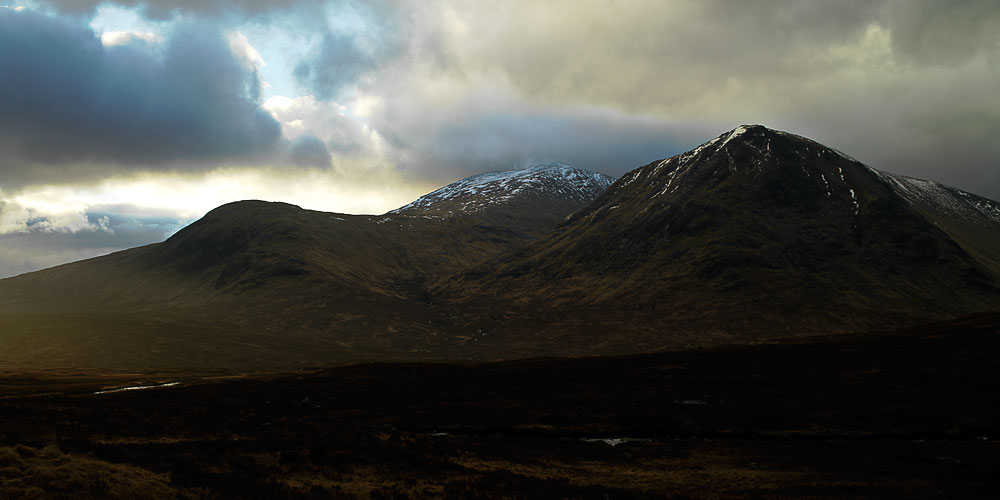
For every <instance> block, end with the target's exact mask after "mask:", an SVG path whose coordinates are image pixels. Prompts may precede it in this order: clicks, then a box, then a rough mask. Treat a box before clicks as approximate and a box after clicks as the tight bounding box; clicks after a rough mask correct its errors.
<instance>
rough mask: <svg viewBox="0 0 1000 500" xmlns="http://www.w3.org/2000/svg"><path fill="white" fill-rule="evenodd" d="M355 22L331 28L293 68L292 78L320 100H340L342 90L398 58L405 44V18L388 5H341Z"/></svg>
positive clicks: (405, 47)
mask: <svg viewBox="0 0 1000 500" xmlns="http://www.w3.org/2000/svg"><path fill="white" fill-rule="evenodd" d="M344 5H345V7H344V8H345V9H346V10H347V11H349V12H350V14H351V15H352V16H353V17H354V18H355V21H354V23H353V24H355V26H351V27H348V28H345V27H337V26H330V27H328V31H327V32H326V33H325V34H324V35H323V38H322V41H321V42H320V44H319V46H318V47H317V48H316V50H315V52H314V54H312V55H311V56H310V57H308V58H306V59H305V60H303V61H300V62H299V64H298V65H297V66H296V67H295V71H294V76H295V78H296V79H297V80H298V81H299V83H301V84H302V85H304V86H305V87H307V88H309V89H310V90H311V91H312V92H313V93H314V94H315V95H316V96H317V97H319V98H323V99H329V98H338V97H341V96H342V92H343V90H345V88H352V87H355V86H357V85H359V84H364V83H366V82H365V80H366V77H368V76H369V75H371V74H372V73H373V72H375V71H377V70H378V69H379V68H380V67H382V66H384V65H387V64H390V63H391V62H392V61H393V60H394V59H395V58H396V57H398V56H400V55H401V54H402V53H403V52H404V51H405V50H406V49H407V44H408V43H410V42H411V40H407V39H406V37H407V30H406V27H405V26H404V24H405V23H404V22H403V18H404V16H403V15H402V14H401V12H399V11H397V10H395V9H394V7H395V5H394V4H392V3H389V2H357V3H344Z"/></svg>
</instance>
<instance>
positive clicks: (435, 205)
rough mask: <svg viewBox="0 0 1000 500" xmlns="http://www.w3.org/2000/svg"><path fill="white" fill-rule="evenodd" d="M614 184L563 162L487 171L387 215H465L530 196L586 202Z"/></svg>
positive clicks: (610, 178)
mask: <svg viewBox="0 0 1000 500" xmlns="http://www.w3.org/2000/svg"><path fill="white" fill-rule="evenodd" d="M614 181H615V179H614V178H612V177H608V176H606V175H604V174H601V173H598V172H592V171H589V170H582V169H578V168H574V167H571V166H569V165H566V164H564V163H552V164H548V165H539V166H535V167H531V168H526V169H522V170H508V171H503V172H487V173H484V174H479V175H473V176H471V177H466V178H465V179H462V180H459V181H456V182H453V183H451V184H448V185H447V186H444V187H442V188H441V189H438V190H437V191H434V192H431V193H428V194H426V195H424V196H421V197H420V198H418V199H417V200H415V201H414V202H412V203H410V204H408V205H406V206H403V207H400V208H398V209H396V210H393V211H391V212H390V213H392V214H405V213H414V212H419V213H425V214H426V213H441V214H442V215H447V214H448V213H449V212H450V213H455V212H459V213H467V214H468V213H475V212H479V211H481V210H484V209H485V208H487V207H490V206H493V205H499V204H503V203H507V202H510V201H512V200H515V199H519V198H522V197H526V196H532V195H542V196H552V197H557V198H560V199H563V200H572V201H590V200H592V199H594V198H596V197H597V196H598V195H600V194H601V193H602V192H603V191H604V190H605V189H607V188H608V186H610V185H611V184H613V183H614Z"/></svg>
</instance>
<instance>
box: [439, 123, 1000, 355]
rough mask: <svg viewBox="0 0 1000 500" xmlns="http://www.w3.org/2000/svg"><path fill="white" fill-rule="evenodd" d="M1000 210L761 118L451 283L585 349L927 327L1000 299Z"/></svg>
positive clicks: (491, 315)
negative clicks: (953, 204) (999, 213)
mask: <svg viewBox="0 0 1000 500" xmlns="http://www.w3.org/2000/svg"><path fill="white" fill-rule="evenodd" d="M900 186H909V187H911V189H909V190H906V189H903V188H902V187H900ZM941 190H943V191H945V192H947V193H948V197H947V198H945V197H942V196H936V195H932V193H935V192H937V191H941ZM953 198H954V199H958V200H968V201H967V202H964V201H963V203H964V204H962V205H961V206H960V207H959V208H949V207H950V206H949V207H946V206H944V205H942V204H947V203H949V202H950V200H951V199H953ZM998 205H1000V204H997V203H996V202H991V201H989V200H985V199H983V198H979V197H975V196H973V195H969V194H967V193H962V192H960V191H958V190H954V189H953V188H946V187H943V186H941V185H938V184H935V183H921V181H916V180H912V179H906V178H901V177H899V176H893V175H890V174H885V173H881V172H878V171H875V170H873V169H871V168H869V167H867V166H865V165H863V164H861V163H859V162H857V161H855V160H853V159H850V158H848V157H846V156H844V155H843V154H841V153H839V152H837V151H835V150H832V149H830V148H827V147H824V146H822V145H820V144H818V143H815V142H813V141H810V140H808V139H805V138H802V137H799V136H796V135H793V134H788V133H784V132H778V131H774V130H770V129H767V128H765V127H762V126H743V127H739V128H737V129H735V130H733V131H731V132H728V133H726V134H722V135H721V136H719V137H718V138H716V139H713V140H711V141H709V142H707V143H705V144H703V145H701V146H699V147H698V148H696V149H694V150H692V151H689V152H687V153H684V154H681V155H677V156H674V157H671V158H667V159H664V160H661V161H657V162H653V163H651V164H649V165H646V166H644V167H641V168H639V169H636V170H634V171H632V172H629V173H628V174H626V175H624V176H623V177H622V178H621V179H620V180H619V181H618V182H617V183H616V184H615V185H613V186H612V187H611V188H609V189H608V190H607V191H605V193H604V194H603V195H601V196H600V197H599V198H598V199H597V200H596V201H595V202H594V203H592V204H590V205H588V207H587V208H585V209H583V210H581V211H578V212H577V213H576V214H574V215H573V217H572V219H571V220H570V221H568V222H567V223H565V224H564V225H562V226H561V227H560V228H558V229H557V231H556V232H554V233H552V234H551V235H550V237H549V238H547V239H545V240H542V241H538V242H535V243H533V244H532V245H530V246H528V247H526V248H523V249H519V250H517V251H515V252H512V253H509V254H505V255H503V256H500V257H498V258H496V259H494V260H491V261H489V262H487V263H485V264H483V265H480V266H478V267H476V268H475V269H473V270H471V271H468V272H466V273H464V274H463V275H462V276H461V277H457V278H455V279H451V280H448V281H443V282H441V283H439V284H438V286H437V288H436V291H437V293H438V294H439V295H440V296H441V297H442V298H447V299H449V300H452V301H454V302H455V303H456V304H457V305H456V313H455V314H461V315H462V317H463V318H464V319H465V320H466V321H468V322H469V324H475V325H486V324H490V323H499V324H501V325H504V326H501V327H499V328H498V331H500V332H509V335H510V336H509V337H507V340H509V341H510V342H522V339H520V338H518V335H520V334H519V333H516V332H523V331H524V330H525V329H526V328H531V327H530V326H529V325H535V326H534V327H533V328H534V331H535V332H536V335H538V336H541V337H545V338H546V342H549V343H550V345H553V346H554V345H557V344H560V343H563V344H567V345H571V346H573V345H577V346H581V350H586V349H590V350H592V349H594V346H601V345H603V346H604V348H605V349H606V350H611V351H614V350H615V349H624V350H628V349H637V348H638V349H648V348H658V347H667V346H670V345H676V343H677V342H678V341H686V342H690V343H694V344H702V343H705V342H716V341H719V342H722V341H745V340H753V339H760V338H767V337H774V336H787V335H793V334H805V333H816V332H829V333H833V332H843V331H851V330H855V331H856V330H864V329H872V328H885V327H895V326H901V325H905V324H915V323H919V322H922V321H930V320H934V319H941V318H950V317H955V316H958V315H961V314H965V313H970V312H976V311H983V310H991V309H1000V278H998V277H1000V267H998V266H997V265H996V260H995V257H996V255H997V254H996V253H995V250H993V249H994V248H996V247H995V246H991V245H993V244H994V243H993V242H995V241H996V239H997V237H998V235H1000V222H998V220H997V218H996V217H995V216H991V215H990V214H994V213H995V210H996V207H997V206H998ZM958 221H962V223H961V224H960V223H959V222H958ZM973 227H975V228H976V231H975V232H974V231H973V230H972V229H970V228H973ZM981 233H985V234H987V235H989V236H987V237H982V238H979V237H976V236H975V234H981ZM982 242H987V243H982ZM989 256H992V257H993V258H989ZM553 310H554V311H559V313H558V315H559V316H561V317H562V320H561V321H558V322H553V321H551V315H552V311H553ZM545 318H550V319H545ZM538 332H542V333H538ZM581 332H591V333H590V335H589V336H588V335H583V334H582V333H581ZM621 332H625V333H621ZM498 337H503V335H500V334H498ZM570 338H575V339H576V340H575V341H573V340H569V339H570ZM497 341H499V340H497ZM582 346H586V347H582Z"/></svg>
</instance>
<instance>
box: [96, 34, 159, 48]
mask: <svg viewBox="0 0 1000 500" xmlns="http://www.w3.org/2000/svg"><path fill="white" fill-rule="evenodd" d="M135 40H142V41H144V42H148V43H153V44H160V43H163V37H161V36H160V35H158V34H156V33H153V32H151V31H105V32H104V33H101V44H103V45H104V46H105V47H111V46H114V45H126V44H129V43H132V42H134V41H135Z"/></svg>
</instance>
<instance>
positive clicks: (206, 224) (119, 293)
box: [0, 164, 613, 366]
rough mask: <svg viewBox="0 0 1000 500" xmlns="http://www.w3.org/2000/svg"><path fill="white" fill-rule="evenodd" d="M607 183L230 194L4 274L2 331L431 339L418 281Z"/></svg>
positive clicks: (140, 346)
mask: <svg viewBox="0 0 1000 500" xmlns="http://www.w3.org/2000/svg"><path fill="white" fill-rule="evenodd" d="M612 181H613V180H612V179H611V178H609V177H606V176H603V175H601V174H597V173H594V172H588V171H583V170H579V169H574V168H572V167H569V166H566V165H562V164H558V165H549V166H539V167H534V168H531V169H526V170H521V171H513V172H499V173H491V174H483V175H480V176H474V177H472V178H470V179H464V180H461V181H458V182H456V183H454V184H451V185H449V186H446V187H444V188H442V189H441V190H438V191H435V192H434V193H431V194H429V195H427V196H425V197H422V198H421V199H419V200H417V201H416V202H414V203H412V204H410V205H407V206H406V207H403V208H401V209H399V210H395V211H393V212H390V213H387V214H384V215H381V216H359V215H347V214H333V213H325V212H317V211H311V210H303V209H301V208H299V207H296V206H294V205H288V204H284V203H267V202H261V201H243V202H236V203H230V204H227V205H223V206H221V207H219V208H217V209H215V210H213V211H211V212H209V213H208V214H206V215H205V217H203V218H202V219H200V220H198V221H196V222H195V223H193V224H191V225H190V226H188V227H186V228H184V229H182V230H181V231H179V232H178V233H177V234H175V235H173V236H172V237H171V238H169V239H168V240H167V241H164V242H162V243H157V244H153V245H148V246H145V247H140V248H135V249H131V250H126V251H122V252H117V253H114V254H110V255H106V256H103V257H98V258H95V259H89V260H85V261H80V262H75V263H72V264H67V265H63V266H57V267H54V268H51V269H46V270H43V271H39V272H35V273H28V274H24V275H21V276H17V277H14V278H9V279H5V280H0V332H2V333H0V343H2V344H4V345H6V346H7V347H8V349H7V350H6V355H7V356H8V359H10V358H24V359H27V358H31V357H37V356H41V355H42V354H43V353H46V352H48V353H49V354H46V356H49V357H51V358H65V359H71V358H72V356H73V353H72V352H70V351H74V350H78V344H79V343H81V342H84V343H90V344H92V346H91V347H88V348H86V349H82V350H83V351H86V352H88V353H89V354H90V355H92V356H93V359H92V362H94V363H101V362H104V361H106V358H107V355H106V354H101V353H99V352H97V351H99V350H106V351H107V352H119V351H120V352H123V354H122V355H120V356H118V357H123V358H124V357H132V356H136V357H139V358H143V359H146V358H148V357H149V356H148V355H147V352H146V351H147V350H148V348H149V346H150V344H151V343H152V344H159V345H164V346H165V347H162V350H163V355H164V356H165V357H168V358H171V359H173V360H174V362H176V360H177V358H181V357H184V358H187V359H185V360H184V361H185V362H187V361H191V362H192V363H195V364H199V365H211V364H212V363H213V362H214V363H217V364H222V365H225V364H226V363H232V364H234V365H242V366H245V365H248V364H249V365H253V364H260V365H266V364H268V363H269V362H270V361H273V360H275V359H280V360H281V362H287V361H288V360H290V359H291V360H295V359H310V360H311V361H310V362H311V363H321V362H324V361H330V360H341V361H344V360H352V359H368V358H370V357H373V356H375V357H377V356H384V355H386V353H388V354H392V355H411V356H419V355H420V354H412V353H423V352H436V350H437V349H439V348H438V347H435V346H436V345H438V344H440V345H443V346H445V347H447V346H448V345H450V342H449V341H448V340H447V339H449V338H450V337H449V336H448V335H449V332H448V331H443V330H448V327H447V325H446V326H445V327H440V326H438V325H437V324H436V323H435V321H437V322H438V323H441V318H439V317H438V316H437V315H436V313H435V312H433V311H431V310H430V309H429V308H428V302H429V301H430V298H429V296H428V295H427V292H426V286H425V283H427V282H429V281H435V280H438V279H440V278H441V277H442V276H447V275H450V274H452V273H455V272H457V271H459V270H461V269H464V268H467V267H469V266H471V265H474V264H477V263H479V262H482V261H484V260H485V259H487V258H488V257H491V256H493V255H496V254H498V253H500V252H502V251H505V250H508V249H512V248H515V247H519V246H521V245H523V244H524V243H526V242H528V241H530V240H532V239H534V238H537V237H538V236H540V235H542V234H544V233H545V232H546V231H548V230H550V229H551V228H552V227H553V226H554V225H555V224H556V223H557V222H559V221H562V220H563V219H565V218H566V216H568V215H570V214H571V213H572V212H573V211H574V210H576V209H579V208H581V207H583V206H584V205H585V204H586V203H587V202H589V201H592V200H593V199H594V198H596V196H597V195H599V194H600V193H601V192H602V191H603V190H604V189H605V188H606V187H607V186H608V185H610V184H611V183H612ZM441 193H448V195H447V196H446V197H444V196H442V195H441ZM446 206H447V207H448V210H450V212H448V211H440V212H439V211H438V209H439V208H442V209H443V208H444V207H446ZM467 329H468V328H467V327H459V328H458V331H459V332H465V331H466V330H467ZM398 332H406V334H405V335H404V334H398ZM46 339H47V340H46ZM84 339H85V340H84ZM182 353H183V354H182ZM220 353H225V356H222V357H223V359H220V360H215V361H213V356H215V357H219V356H220ZM117 361H122V360H117Z"/></svg>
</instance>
